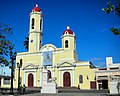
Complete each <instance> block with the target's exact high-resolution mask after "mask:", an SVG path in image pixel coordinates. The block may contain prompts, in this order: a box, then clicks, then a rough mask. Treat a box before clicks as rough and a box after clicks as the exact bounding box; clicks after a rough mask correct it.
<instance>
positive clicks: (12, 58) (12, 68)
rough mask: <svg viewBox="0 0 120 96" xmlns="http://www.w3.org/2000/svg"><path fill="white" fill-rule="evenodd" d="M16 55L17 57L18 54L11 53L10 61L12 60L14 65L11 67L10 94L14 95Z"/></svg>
mask: <svg viewBox="0 0 120 96" xmlns="http://www.w3.org/2000/svg"><path fill="white" fill-rule="evenodd" d="M16 55H17V53H16V52H14V53H13V52H12V51H10V59H11V63H12V65H11V90H10V93H11V94H12V95H13V94H14V92H13V77H14V75H13V71H14V60H16Z"/></svg>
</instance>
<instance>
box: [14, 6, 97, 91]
mask: <svg viewBox="0 0 120 96" xmlns="http://www.w3.org/2000/svg"><path fill="white" fill-rule="evenodd" d="M42 30H43V16H42V11H41V9H40V8H39V7H38V5H36V7H34V8H33V9H32V12H31V13H30V28H29V49H28V52H21V53H17V57H16V64H17V63H20V60H22V67H21V68H20V82H21V85H23V84H25V85H26V86H27V87H41V85H42V81H43V80H42V70H43V68H44V67H46V68H47V70H48V78H54V77H55V78H56V83H57V85H58V87H79V88H80V89H96V87H97V86H96V83H97V82H96V76H95V71H96V70H97V68H96V67H95V66H94V65H93V64H92V63H91V62H89V61H80V60H79V59H78V54H77V51H76V36H75V33H74V32H73V31H72V30H71V29H70V27H69V26H67V29H65V31H64V32H63V33H61V34H62V37H61V41H62V47H61V48H57V47H56V46H55V45H53V44H46V45H42V38H43V32H42ZM18 70H19V69H18V67H17V66H16V67H15V73H14V88H18Z"/></svg>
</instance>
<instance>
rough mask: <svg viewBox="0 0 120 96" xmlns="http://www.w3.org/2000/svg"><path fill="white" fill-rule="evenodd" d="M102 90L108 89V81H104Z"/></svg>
mask: <svg viewBox="0 0 120 96" xmlns="http://www.w3.org/2000/svg"><path fill="white" fill-rule="evenodd" d="M102 88H103V89H108V80H102Z"/></svg>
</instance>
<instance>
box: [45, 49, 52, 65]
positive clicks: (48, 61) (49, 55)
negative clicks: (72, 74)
mask: <svg viewBox="0 0 120 96" xmlns="http://www.w3.org/2000/svg"><path fill="white" fill-rule="evenodd" d="M43 65H44V66H50V65H52V51H47V52H44V53H43Z"/></svg>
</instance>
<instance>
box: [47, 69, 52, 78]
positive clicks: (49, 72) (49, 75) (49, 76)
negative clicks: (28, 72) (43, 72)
mask: <svg viewBox="0 0 120 96" xmlns="http://www.w3.org/2000/svg"><path fill="white" fill-rule="evenodd" d="M50 78H51V71H50V70H48V79H50Z"/></svg>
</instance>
